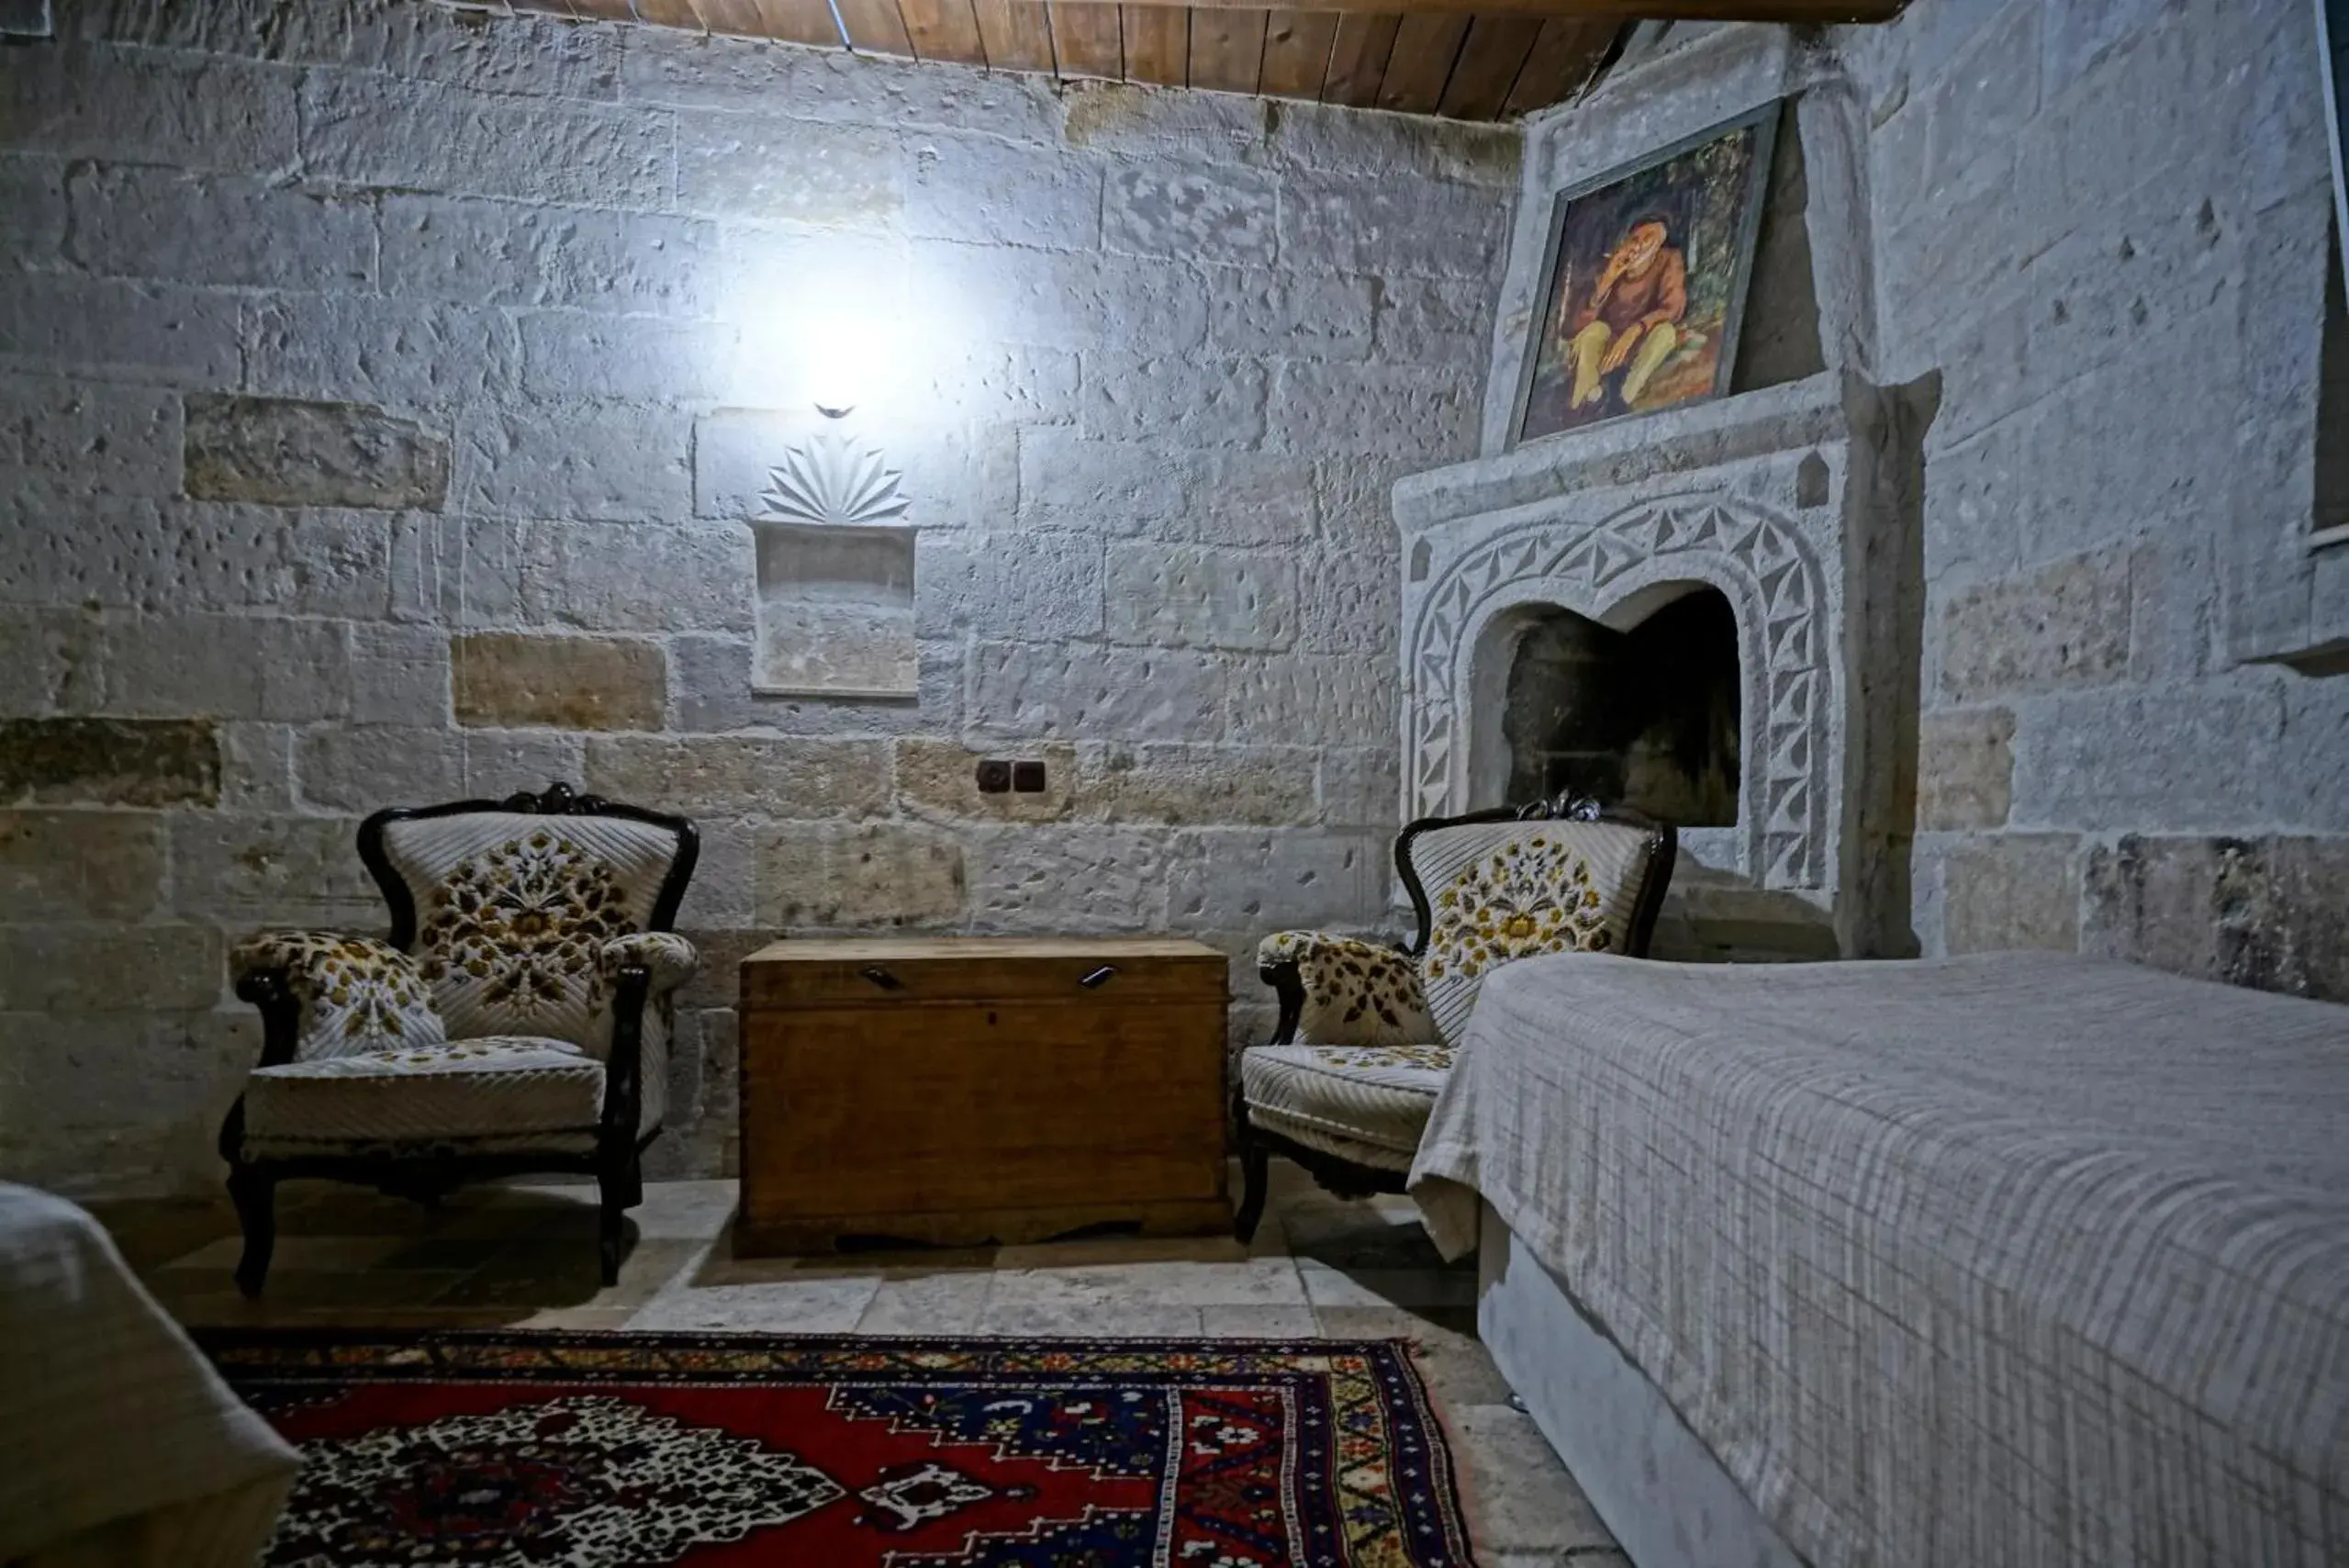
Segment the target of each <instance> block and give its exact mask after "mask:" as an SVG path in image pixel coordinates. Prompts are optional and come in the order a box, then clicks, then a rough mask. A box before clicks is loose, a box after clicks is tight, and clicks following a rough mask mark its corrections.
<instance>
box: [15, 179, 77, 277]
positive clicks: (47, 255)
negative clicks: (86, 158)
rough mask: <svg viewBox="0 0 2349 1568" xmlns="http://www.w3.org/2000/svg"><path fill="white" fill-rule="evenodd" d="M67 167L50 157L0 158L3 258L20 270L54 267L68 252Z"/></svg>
mask: <svg viewBox="0 0 2349 1568" xmlns="http://www.w3.org/2000/svg"><path fill="white" fill-rule="evenodd" d="M66 167H67V165H66V164H65V163H63V162H60V161H58V160H54V159H49V158H17V157H0V212H6V214H7V215H8V227H7V228H6V230H0V257H6V258H7V259H8V260H10V261H12V262H14V263H17V268H20V269H30V268H33V267H40V266H48V265H51V264H54V263H55V262H56V261H57V259H58V257H59V255H60V254H61V253H62V252H63V251H64V249H65V231H66V227H67V223H68V218H67V216H66V205H65V173H66Z"/></svg>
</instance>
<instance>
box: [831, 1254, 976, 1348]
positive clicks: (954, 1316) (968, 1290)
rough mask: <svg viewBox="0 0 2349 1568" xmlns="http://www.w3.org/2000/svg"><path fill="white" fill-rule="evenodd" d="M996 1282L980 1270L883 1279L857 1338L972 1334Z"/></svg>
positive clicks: (861, 1320)
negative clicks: (876, 1335) (866, 1336)
mask: <svg viewBox="0 0 2349 1568" xmlns="http://www.w3.org/2000/svg"><path fill="white" fill-rule="evenodd" d="M994 1286H995V1278H994V1276H993V1275H992V1274H990V1273H989V1272H987V1271H984V1270H973V1271H945V1272H941V1273H933V1274H916V1275H912V1276H908V1277H902V1278H885V1279H883V1280H882V1281H881V1282H880V1289H879V1290H878V1291H876V1292H875V1293H874V1294H873V1300H872V1305H869V1306H867V1307H866V1308H865V1316H862V1317H860V1318H858V1319H857V1320H856V1332H857V1333H859V1334H915V1335H923V1336H929V1337H935V1336H941V1335H949V1334H976V1333H978V1332H979V1324H980V1323H981V1322H982V1321H983V1320H984V1319H985V1317H986V1316H987V1303H988V1297H989V1295H990V1294H991V1293H992V1291H993V1290H994Z"/></svg>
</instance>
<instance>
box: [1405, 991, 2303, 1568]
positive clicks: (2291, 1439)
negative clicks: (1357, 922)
mask: <svg viewBox="0 0 2349 1568" xmlns="http://www.w3.org/2000/svg"><path fill="white" fill-rule="evenodd" d="M1412 1190H1413V1193H1414V1194H1415V1196H1416V1197H1417V1198H1418V1199H1419V1200H1420V1203H1421V1205H1422V1208H1423V1210H1424V1211H1425V1212H1426V1215H1427V1219H1428V1227H1429V1229H1430V1231H1431V1233H1432V1234H1433V1235H1434V1236H1435V1238H1436V1240H1437V1244H1438V1245H1439V1246H1440V1247H1442V1248H1444V1249H1446V1250H1447V1251H1448V1252H1449V1253H1454V1254H1457V1253H1459V1252H1461V1251H1464V1250H1466V1249H1468V1248H1469V1247H1471V1246H1472V1245H1474V1242H1475V1238H1476V1203H1475V1199H1476V1194H1478V1193H1482V1195H1483V1196H1484V1197H1485V1198H1486V1199H1487V1200H1488V1201H1489V1202H1490V1203H1491V1204H1492V1205H1493V1209H1494V1211H1495V1212H1496V1213H1497V1214H1498V1215H1499V1216H1500V1217H1501V1219H1502V1220H1503V1221H1504V1223H1505V1224H1506V1225H1507V1226H1508V1227H1509V1229H1510V1230H1511V1231H1512V1232H1513V1233H1514V1234H1515V1235H1516V1237H1517V1238H1520V1239H1521V1240H1522V1241H1524V1242H1525V1243H1526V1244H1527V1246H1528V1247H1530V1248H1531V1249H1532V1250H1533V1252H1534V1255H1535V1256H1536V1257H1538V1259H1539V1260H1541V1261H1542V1262H1543V1263H1544V1264H1545V1265H1546V1266H1547V1267H1548V1268H1549V1269H1550V1270H1551V1271H1553V1272H1554V1273H1555V1274H1556V1275H1557V1276H1558V1278H1559V1279H1560V1280H1561V1281H1562V1282H1564V1283H1565V1284H1566V1285H1567V1287H1568V1288H1570V1289H1571V1290H1572V1292H1573V1294H1574V1296H1575V1299H1576V1300H1577V1302H1578V1303H1579V1304H1580V1305H1582V1306H1583V1309H1584V1310H1585V1312H1586V1313H1587V1314H1588V1315H1589V1316H1591V1317H1592V1318H1593V1319H1594V1321H1595V1322H1596V1323H1597V1324H1598V1325H1599V1326H1600V1327H1603V1328H1604V1329H1605V1332H1606V1333H1607V1334H1608V1335H1609V1336H1610V1337H1611V1338H1614V1339H1615V1340H1616V1342H1617V1343H1618V1344H1619V1345H1620V1346H1622V1347H1623V1349H1624V1350H1625V1351H1626V1353H1627V1354H1628V1355H1629V1356H1630V1358H1631V1359H1632V1361H1634V1363H1635V1364H1637V1365H1638V1366H1639V1368H1640V1370H1641V1371H1642V1372H1645V1373H1646V1374H1647V1376H1648V1377H1649V1378H1650V1380H1651V1381H1652V1382H1654V1383H1656V1384H1657V1386H1658V1387H1659V1388H1660V1389H1661V1391H1662V1392H1663V1394H1665V1396H1666V1397H1667V1398H1668V1399H1669V1400H1670V1401H1671V1403H1672V1406H1673V1407H1674V1408H1675V1409H1676V1410H1677V1411H1679V1412H1680V1414H1681V1416H1682V1417H1683V1419H1685V1420H1686V1422H1687V1423H1688V1425H1689V1427H1690V1428H1691V1429H1692V1430H1694V1431H1695V1433H1696V1435H1697V1436H1698V1437H1699V1438H1700V1439H1703V1440H1704V1441H1705V1443H1706V1445H1707V1446H1708V1447H1710V1448H1711V1449H1712V1450H1713V1452H1714V1453H1715V1455H1716V1456H1717V1458H1718V1459H1719V1460H1720V1461H1721V1462H1722V1464H1723V1466H1724V1467H1725V1468H1726V1469H1727V1470H1728V1472H1729V1473H1730V1474H1731V1475H1732V1476H1734V1477H1735V1478H1736V1479H1737V1481H1738V1482H1739V1484H1740V1485H1742V1486H1743V1487H1744V1488H1745V1489H1746V1490H1747V1492H1748V1494H1749V1495H1750V1496H1751V1497H1752V1499H1753V1500H1754V1502H1755V1504H1756V1506H1758V1507H1759V1508H1760V1510H1761V1512H1762V1515H1763V1517H1764V1518H1767V1519H1768V1520H1769V1521H1770V1523H1771V1524H1772V1525H1773V1527H1775V1528H1776V1529H1778V1530H1779V1531H1780V1532H1781V1533H1782V1534H1783V1535H1784V1538H1785V1539H1786V1540H1787V1541H1788V1542H1789V1544H1791V1545H1792V1546H1793V1547H1794V1548H1795V1550H1796V1551H1799V1552H1801V1553H1802V1554H1803V1555H1804V1556H1805V1557H1806V1558H1808V1559H1809V1560H1811V1561H1812V1562H1816V1563H1818V1564H1820V1565H1821V1568H1838V1565H1841V1564H1860V1563H1898V1564H1901V1565H1902V1568H1932V1565H1938V1564H1952V1565H1956V1564H1966V1565H1974V1564H1990V1563H1996V1564H2000V1565H2002V1568H2032V1565H2038V1564H2047V1565H2050V1568H2053V1565H2054V1564H2058V1563H2065V1564H2069V1563H2087V1562H2094V1563H2123V1562H2130V1563H2139V1562H2142V1563H2162V1562H2178V1563H2187V1562H2192V1563H2244V1564H2251V1563H2259V1564H2293V1563H2305V1564H2310V1565H2313V1564H2318V1563H2327V1562H2332V1563H2338V1562H2344V1561H2349V1008H2342V1007H2338V1006H2333V1005H2331V1004H2327V1003H2321V1002H2305V1001H2299V1000H2295V999H2291V998H2286V997H2278V996H2269V995H2262V994H2258V993H2254V992H2250V991H2240V990H2234V989H2231V988H2226V987H2221V986H2216V985H2209V984H2205V983H2201V982H2197V981H2191V980H2179V979H2176V978H2175V977H2171V976H2166V975H2161V974H2156V973H2153V972H2152V971H2150V970H2145V969H2137V968H2133V967H2131V966H2127V965H2120V964H2109V963H2097V962H2092V961H2088V960H2083V959H2077V958H2066V957H2060V956H2056V955H2047V954H1998V955H1989V956H1985V957H1979V958H1960V959H1952V960H1947V961H1941V962H1930V963H1897V964H1895V963H1882V964H1849V963H1846V964H1820V965H1808V966H1798V967H1787V968H1776V967H1773V968H1768V969H1762V968H1739V967H1731V966H1709V965H1677V964H1661V963H1653V962H1646V961H1639V960H1630V959H1622V958H1594V957H1585V956H1568V957H1560V958H1534V959H1527V960H1523V961H1521V962H1519V963H1516V964H1512V965H1509V966H1508V967H1507V968H1505V969H1503V970H1501V971H1499V972H1498V973H1496V974H1494V975H1493V977H1491V978H1490V979H1489V980H1487V981H1486V983H1485V988H1484V991H1483V995H1482V998H1481V999H1480V1000H1479V1002H1478V1005H1477V1011H1476V1014H1475V1015H1474V1017H1473V1019H1472V1020H1471V1025H1470V1028H1469V1032H1468V1036H1467V1038H1466V1040H1465V1041H1464V1042H1463V1048H1462V1050H1461V1053H1460V1062H1459V1064H1458V1065H1457V1066H1456V1067H1455V1069H1454V1070H1453V1072H1452V1076H1451V1079H1450V1081H1449V1083H1448V1084H1447V1086H1446V1088H1445V1091H1444V1092H1443V1094H1442V1095H1441V1096H1440V1097H1439V1099H1438V1101H1437V1106H1436V1110H1435V1114H1434V1116H1433V1118H1432V1119H1431V1121H1430V1124H1429V1126H1428V1131H1427V1136H1426V1141H1425V1142H1424V1143H1423V1144H1422V1145H1421V1148H1420V1153H1419V1157H1418V1160H1417V1163H1416V1165H1415V1169H1414V1184H1413V1189H1412Z"/></svg>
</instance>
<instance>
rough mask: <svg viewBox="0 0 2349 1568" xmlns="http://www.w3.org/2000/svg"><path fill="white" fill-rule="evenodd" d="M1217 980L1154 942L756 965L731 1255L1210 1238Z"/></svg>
mask: <svg viewBox="0 0 2349 1568" xmlns="http://www.w3.org/2000/svg"><path fill="white" fill-rule="evenodd" d="M1226 975H1227V970H1226V968H1225V958H1224V955H1223V954H1221V953H1219V952H1217V951H1215V950H1214V948H1212V947H1206V946H1201V945H1200V944H1198V943H1195V942H1184V941H1176V940H1169V939H1163V938H1123V939H1121V938H1103V939H1098V940H1092V939H1084V938H1077V937H1070V938H1067V939H1065V940H1064V939H1060V938H1027V937H1019V938H1012V937H978V936H957V937H937V938H903V939H853V940H825V941H804V942H802V941H791V942H777V943H774V944H772V945H771V946H766V947H763V948H761V949H760V950H759V951H758V952H756V953H754V954H752V955H751V956H750V958H747V959H745V960H744V963H743V982H742V983H743V990H742V1211H741V1215H740V1216H739V1219H738V1221H737V1225H736V1233H735V1248H736V1249H737V1251H740V1252H744V1253H761V1252H800V1251H821V1250H829V1249H831V1248H832V1247H833V1246H834V1245H835V1243H836V1242H837V1240H838V1239H839V1238H843V1237H850V1236H856V1237H894V1238H904V1239H908V1240H914V1241H924V1242H935V1243H941V1244H945V1245H956V1246H967V1245H976V1244H979V1243H982V1242H987V1241H990V1240H991V1241H996V1242H1001V1243H1003V1244H1005V1245H1012V1244H1015V1243H1019V1242H1026V1241H1039V1240H1042V1239H1044V1238H1047V1237H1052V1236H1057V1235H1061V1234H1063V1233H1065V1232H1068V1231H1070V1230H1075V1229H1078V1228H1079V1227H1082V1226H1096V1225H1102V1224H1113V1223H1125V1224H1131V1225H1134V1226H1138V1227H1139V1228H1140V1229H1141V1230H1142V1231H1144V1232H1146V1233H1149V1234H1157V1235H1180V1234H1196V1233H1203V1232H1209V1231H1215V1230H1221V1229H1224V1228H1225V1227H1227V1226H1229V1225H1230V1223H1231V1210H1230V1204H1229V1200H1228V1198H1227V1196H1226V1193H1225V1165H1224V1137H1225V1067H1224V1060H1225V1058H1224V1039H1225V993H1226V991H1227V982H1226Z"/></svg>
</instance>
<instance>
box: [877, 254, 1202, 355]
mask: <svg viewBox="0 0 2349 1568" xmlns="http://www.w3.org/2000/svg"><path fill="white" fill-rule="evenodd" d="M910 270H911V275H912V295H913V297H915V298H917V299H950V300H953V301H954V302H955V308H956V314H957V319H958V327H957V330H958V331H959V332H962V333H967V334H968V335H969V336H971V337H973V338H976V339H979V340H982V341H989V342H1006V343H1037V344H1042V345H1045V346H1046V347H1051V348H1073V349H1093V348H1098V347H1102V346H1103V345H1108V346H1110V347H1113V348H1114V347H1130V346H1131V345H1134V344H1137V343H1142V344H1147V345H1149V347H1150V348H1151V349H1152V350H1153V351H1154V352H1156V353H1169V354H1179V353H1187V352H1189V351H1190V350H1192V349H1195V348H1197V347H1199V345H1200V344H1201V343H1202V342H1205V341H1206V337H1207V302H1206V299H1205V297H1204V291H1203V290H1202V287H1201V286H1200V279H1199V274H1198V272H1197V271H1196V270H1195V269H1194V268H1192V267H1191V266H1189V265H1188V264H1186V263H1181V262H1179V261H1162V260H1158V259H1154V258H1134V257H1128V256H1119V255H1102V254H1088V255H1078V254H1070V253H1068V252H1035V251H1021V250H1016V249H1008V248H1004V247H999V246H991V245H990V246H981V245H964V244H957V243H954V242H950V241H936V240H921V241H914V243H913V245H912V258H911V268H910Z"/></svg>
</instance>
